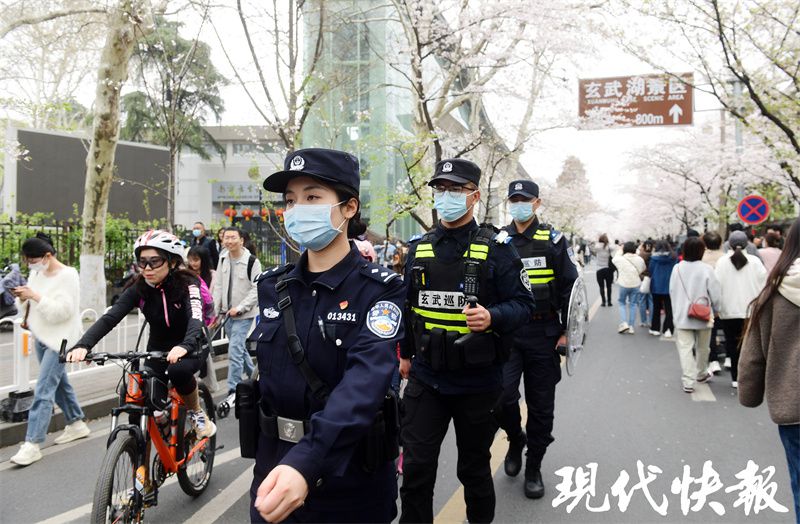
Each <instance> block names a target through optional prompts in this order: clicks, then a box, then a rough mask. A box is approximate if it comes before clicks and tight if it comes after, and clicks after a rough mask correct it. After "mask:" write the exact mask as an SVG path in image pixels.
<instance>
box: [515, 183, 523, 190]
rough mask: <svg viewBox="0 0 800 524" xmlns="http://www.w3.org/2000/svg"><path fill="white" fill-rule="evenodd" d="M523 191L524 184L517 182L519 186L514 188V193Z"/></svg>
mask: <svg viewBox="0 0 800 524" xmlns="http://www.w3.org/2000/svg"><path fill="white" fill-rule="evenodd" d="M521 190H522V184H520V183H519V182H517V184H516V185H515V186H514V191H521Z"/></svg>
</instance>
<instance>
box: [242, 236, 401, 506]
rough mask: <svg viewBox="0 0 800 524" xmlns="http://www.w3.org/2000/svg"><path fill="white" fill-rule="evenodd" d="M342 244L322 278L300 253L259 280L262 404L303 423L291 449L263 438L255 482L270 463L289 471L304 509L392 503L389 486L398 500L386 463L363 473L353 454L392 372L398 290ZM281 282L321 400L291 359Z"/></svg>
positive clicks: (392, 279) (397, 282) (393, 280)
mask: <svg viewBox="0 0 800 524" xmlns="http://www.w3.org/2000/svg"><path fill="white" fill-rule="evenodd" d="M350 246H351V247H350V253H349V254H348V255H347V256H346V257H345V258H344V259H343V260H341V261H340V262H339V263H338V264H336V265H335V266H334V267H333V268H331V269H329V270H328V271H325V272H324V273H320V274H310V273H308V272H307V271H306V269H304V268H307V267H308V255H307V252H306V253H303V255H302V256H301V258H300V262H299V263H298V265H297V266H294V267H292V266H281V267H278V268H273V269H270V270H268V271H265V272H264V273H262V274H261V276H260V277H258V279H257V285H258V308H259V321H258V324H257V326H256V328H255V330H254V331H253V334H252V335H251V338H252V339H254V340H255V341H256V342H257V351H258V370H259V381H258V383H259V388H260V392H261V398H262V402H263V405H264V407H265V408H266V409H268V410H269V411H271V412H272V414H274V415H278V416H281V417H286V418H291V419H295V420H310V423H309V427H308V430H307V431H306V433H305V436H303V437H302V439H301V440H300V441H299V442H298V443H297V444H292V443H289V442H285V441H283V440H278V439H276V438H275V437H274V436H272V437H271V438H269V437H267V436H265V435H261V437H260V439H259V444H258V453H257V457H256V466H255V469H254V473H255V477H256V482H260V480H259V479H263V478H264V477H265V476H266V475H267V474H268V473H269V471H270V470H272V468H274V467H275V466H277V465H278V464H285V465H289V466H291V467H293V468H294V469H296V470H297V471H299V472H300V474H301V475H303V477H304V478H305V479H306V482H307V483H308V486H309V487H310V488H311V490H312V491H311V494H310V495H309V497H308V499H307V500H306V504H305V506H304V508H305V510H307V511H311V512H314V511H321V512H324V511H325V510H326V509H327V510H332V509H333V508H340V507H341V506H343V505H355V504H359V503H363V502H364V501H370V503H375V502H377V501H380V500H385V499H386V498H387V497H390V498H391V500H394V495H392V490H394V493H395V495H396V489H397V483H396V481H395V477H394V469H393V466H392V462H391V461H387V462H386V464H384V466H383V467H379V468H378V470H377V471H376V472H375V473H373V474H369V473H366V472H365V471H364V470H363V469H362V468H361V465H360V463H359V461H358V460H357V459H355V458H354V451H355V449H356V446H357V444H358V443H359V441H360V439H361V438H362V437H363V436H364V435H365V434H366V432H367V430H368V428H369V427H370V425H371V424H372V421H373V420H374V418H375V416H376V414H377V413H378V410H379V409H380V407H381V405H382V401H383V399H384V395H385V394H386V392H387V391H388V389H389V384H390V382H391V379H392V374H393V373H394V370H395V369H396V367H397V356H396V350H395V348H396V346H397V341H398V339H399V338H400V337H402V336H403V319H402V306H403V299H404V291H405V290H404V287H403V284H402V280H401V279H400V277H399V275H397V274H396V273H393V272H391V271H390V270H388V269H386V268H385V267H381V266H379V265H377V264H373V263H371V262H367V261H366V260H364V259H363V258H362V257H361V254H360V253H359V251H358V249H357V248H356V247H355V246H354V245H353V244H352V243H351V244H350ZM279 278H283V279H284V281H285V282H287V285H288V291H289V296H290V298H291V302H292V308H293V311H294V317H295V324H296V330H297V334H298V337H299V338H300V342H301V344H302V346H303V348H304V351H305V354H306V358H307V359H308V363H309V364H310V366H311V368H312V369H313V370H314V371H315V372H316V374H317V375H318V376H319V378H320V379H321V380H322V381H323V382H324V383H325V384H327V386H328V387H329V388H330V390H331V394H330V397H329V398H328V400H327V402H325V403H323V402H322V401H320V400H318V399H317V398H315V397H314V396H313V395H312V394H311V389H310V388H309V386H308V385H307V382H306V380H305V379H304V378H303V375H302V374H301V372H300V369H299V368H298V366H297V365H295V364H294V362H293V361H292V360H291V359H290V358H289V355H288V352H287V334H286V329H285V327H284V322H283V316H284V313H283V312H282V311H281V310H280V308H279V307H278V293H277V291H276V290H275V284H276V283H277V282H278V279H279ZM320 480H322V482H321V483H320V484H318V482H319V481H320ZM254 485H258V484H254ZM320 485H321V486H322V487H321V488H320V487H316V488H315V486H320ZM301 520H302V519H301Z"/></svg>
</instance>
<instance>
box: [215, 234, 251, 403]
mask: <svg viewBox="0 0 800 524" xmlns="http://www.w3.org/2000/svg"><path fill="white" fill-rule="evenodd" d="M222 243H223V245H224V246H225V249H226V250H227V252H226V253H225V254H224V255H222V256H221V257H220V259H219V266H218V267H217V274H216V279H215V281H214V289H213V291H212V294H213V295H214V311H215V312H216V313H217V314H218V315H219V317H218V318H223V316H224V315H225V314H226V313H227V315H228V320H227V325H226V327H225V329H226V333H227V334H228V398H226V399H225V400H224V401H223V402H226V403H227V404H228V406H233V402H234V399H235V393H236V384H238V383H239V382H240V381H241V380H242V373H245V374H246V375H247V376H252V375H253V373H254V372H255V366H254V365H253V361H252V360H251V359H250V355H249V354H248V353H247V347H246V340H247V335H248V333H249V332H250V327H251V326H252V325H253V318H254V317H255V316H256V315H257V314H258V307H257V305H258V291H257V290H256V285H255V283H254V280H255V277H257V276H258V275H259V274H261V262H259V261H258V259H257V258H256V257H255V256H253V255H252V254H250V251H248V250H247V248H245V247H244V236H243V235H242V231H241V230H240V229H239V228H237V227H229V228H226V229H225V233H224V234H223V236H222Z"/></svg>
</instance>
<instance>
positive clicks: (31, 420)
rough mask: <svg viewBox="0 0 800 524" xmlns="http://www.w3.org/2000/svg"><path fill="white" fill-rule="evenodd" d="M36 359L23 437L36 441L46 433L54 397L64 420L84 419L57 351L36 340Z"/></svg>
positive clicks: (71, 421)
mask: <svg viewBox="0 0 800 524" xmlns="http://www.w3.org/2000/svg"><path fill="white" fill-rule="evenodd" d="M34 347H35V348H36V357H37V358H38V359H39V379H38V380H37V381H36V390H35V391H34V394H33V404H32V405H31V410H30V412H28V431H27V432H26V433H25V440H26V441H28V442H33V443H35V444H39V443H41V442H44V439H45V437H46V436H47V428H48V427H49V426H50V418H51V417H52V416H53V401H55V403H56V404H58V407H60V408H61V411H63V412H64V419H65V420H66V422H67V424H72V423H73V422H77V421H78V420H81V419H83V410H81V406H80V404H78V397H77V396H76V395H75V390H74V389H72V386H71V385H70V383H69V380H68V379H67V371H66V369H65V368H64V364H62V363H60V362H59V361H58V353H57V352H56V351H54V350H52V349H49V348H48V347H47V346H45V345H44V344H42V343H41V342H39V341H38V340H37V341H36V342H35V344H34Z"/></svg>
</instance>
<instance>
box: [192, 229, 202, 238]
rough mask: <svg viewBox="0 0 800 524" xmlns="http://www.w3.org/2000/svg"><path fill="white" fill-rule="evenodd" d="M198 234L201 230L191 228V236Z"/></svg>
mask: <svg viewBox="0 0 800 524" xmlns="http://www.w3.org/2000/svg"><path fill="white" fill-rule="evenodd" d="M200 235H201V232H200V230H199V229H192V236H193V237H195V238H198V237H199V236H200Z"/></svg>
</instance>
